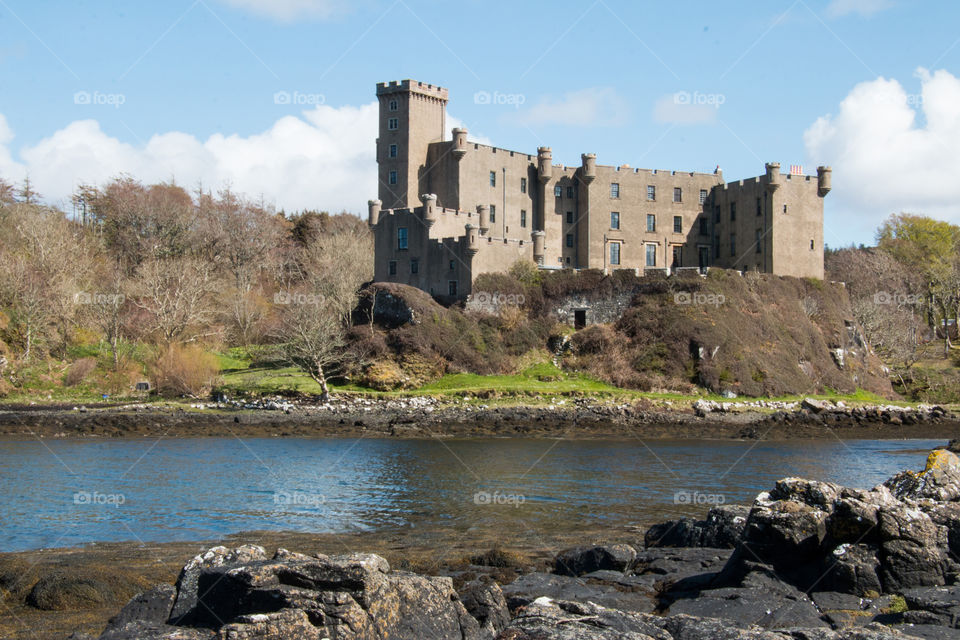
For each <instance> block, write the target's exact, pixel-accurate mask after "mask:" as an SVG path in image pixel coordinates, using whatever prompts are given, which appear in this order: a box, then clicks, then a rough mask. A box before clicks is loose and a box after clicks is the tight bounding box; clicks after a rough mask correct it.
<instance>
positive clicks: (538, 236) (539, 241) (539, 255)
mask: <svg viewBox="0 0 960 640" xmlns="http://www.w3.org/2000/svg"><path fill="white" fill-rule="evenodd" d="M546 236H547V234H546V233H544V232H543V231H534V232H533V233H531V234H530V237H531V238H532V239H533V259H534V260H535V261H536V263H537V264H543V259H544V256H545V255H546V254H545V252H544V238H546Z"/></svg>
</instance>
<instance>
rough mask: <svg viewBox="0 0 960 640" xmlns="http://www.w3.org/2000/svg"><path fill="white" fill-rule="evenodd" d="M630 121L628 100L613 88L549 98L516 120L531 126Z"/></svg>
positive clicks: (582, 124)
mask: <svg viewBox="0 0 960 640" xmlns="http://www.w3.org/2000/svg"><path fill="white" fill-rule="evenodd" d="M628 117H629V108H628V106H627V102H626V100H624V99H623V98H621V97H620V95H619V94H617V92H616V90H614V89H612V88H610V87H595V88H591V89H581V90H580V91H572V92H569V93H565V94H564V95H563V96H562V97H560V98H556V97H553V96H547V97H545V98H543V99H542V100H540V101H538V102H537V103H536V104H533V105H532V106H530V107H529V108H527V109H522V110H520V111H519V113H518V114H517V115H516V116H515V117H514V118H515V119H516V120H518V121H519V122H522V123H523V124H527V125H531V126H533V125H540V126H545V125H557V124H559V125H567V126H583V127H589V126H596V125H620V124H624V123H625V122H626V121H627V120H628Z"/></svg>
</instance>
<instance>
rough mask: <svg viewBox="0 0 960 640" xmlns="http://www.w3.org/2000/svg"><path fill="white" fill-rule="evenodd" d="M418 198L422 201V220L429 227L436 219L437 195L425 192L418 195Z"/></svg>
mask: <svg viewBox="0 0 960 640" xmlns="http://www.w3.org/2000/svg"><path fill="white" fill-rule="evenodd" d="M420 200H421V201H422V202H423V221H424V222H426V223H427V228H428V229H429V228H430V227H432V226H433V223H434V222H436V221H437V215H438V212H437V195H436V194H435V193H425V194H423V195H421V196H420Z"/></svg>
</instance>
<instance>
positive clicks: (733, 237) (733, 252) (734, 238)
mask: <svg viewBox="0 0 960 640" xmlns="http://www.w3.org/2000/svg"><path fill="white" fill-rule="evenodd" d="M736 255H737V234H735V233H731V234H730V257H731V258H732V257H734V256H736Z"/></svg>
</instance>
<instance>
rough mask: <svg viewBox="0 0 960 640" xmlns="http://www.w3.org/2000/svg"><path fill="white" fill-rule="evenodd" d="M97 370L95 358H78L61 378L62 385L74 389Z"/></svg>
mask: <svg viewBox="0 0 960 640" xmlns="http://www.w3.org/2000/svg"><path fill="white" fill-rule="evenodd" d="M96 368H97V359H96V358H80V359H79V360H77V361H76V362H74V363H73V364H72V365H70V368H69V369H67V373H66V375H64V376H63V384H64V386H66V387H75V386H77V385H78V384H80V383H81V382H83V381H84V380H85V379H86V377H87V376H88V375H90V373H91V372H93V370H94V369H96Z"/></svg>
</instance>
